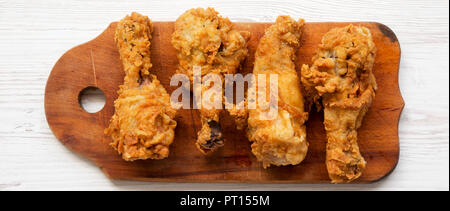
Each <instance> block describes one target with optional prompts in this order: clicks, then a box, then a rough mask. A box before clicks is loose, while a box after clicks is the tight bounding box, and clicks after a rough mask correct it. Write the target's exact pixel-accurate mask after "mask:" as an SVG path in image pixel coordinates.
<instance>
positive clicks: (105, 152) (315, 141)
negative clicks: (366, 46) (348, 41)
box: [45, 22, 404, 183]
mask: <svg viewBox="0 0 450 211" xmlns="http://www.w3.org/2000/svg"><path fill="white" fill-rule="evenodd" d="M347 24H349V23H306V25H305V27H304V34H303V37H302V47H301V48H300V49H299V51H298V54H297V55H298V59H297V63H296V65H297V68H300V67H301V65H302V64H305V63H307V64H311V57H312V56H313V53H314V52H315V49H316V47H317V45H318V44H319V43H320V41H321V37H322V35H323V34H324V33H326V32H327V31H328V30H330V29H331V28H333V27H343V26H345V25H347ZM353 24H354V25H361V26H366V27H368V28H369V29H370V30H371V31H372V34H373V38H374V42H375V44H376V47H377V49H378V52H377V57H376V61H375V65H374V73H375V76H376V79H377V83H378V87H379V89H378V91H377V96H376V98H375V100H374V101H373V104H372V107H371V108H370V110H369V112H368V113H367V115H366V117H365V119H364V122H363V125H362V127H361V128H360V129H359V131H358V142H359V146H360V149H361V153H362V155H363V156H364V158H365V159H366V161H367V168H366V170H365V171H364V173H363V175H362V176H361V177H360V178H359V179H358V180H356V181H354V183H368V182H373V181H376V180H379V179H381V178H383V177H384V176H386V175H387V174H389V173H390V172H391V171H392V170H393V169H394V168H395V166H396V164H397V162H398V157H399V139H398V121H399V117H400V113H401V111H402V109H403V106H404V102H403V99H402V97H401V94H400V90H399V86H398V69H399V63H400V46H399V43H398V40H397V37H396V36H395V34H394V33H393V32H392V30H390V29H389V28H388V27H386V26H385V25H383V24H379V23H366V22H365V23H353ZM116 25H117V23H112V24H111V25H110V26H109V27H108V28H107V29H106V30H105V31H104V32H103V33H102V34H101V35H100V36H98V37H97V38H95V39H94V40H92V41H90V42H87V43H85V44H82V45H80V46H77V47H75V48H73V49H71V50H69V51H68V52H66V53H65V54H64V55H63V56H62V57H61V58H60V59H59V60H58V62H57V63H56V64H55V66H54V67H53V70H52V72H51V74H50V76H49V78H48V81H47V86H46V89H45V113H46V117H47V121H48V124H49V126H50V128H51V130H52V131H53V133H54V134H55V136H56V137H57V138H58V139H59V140H60V141H61V143H63V144H64V145H65V146H67V147H68V148H70V149H71V150H73V151H74V152H76V153H78V154H80V155H82V156H84V157H87V158H88V159H90V160H91V161H93V162H94V163H95V164H96V165H97V166H99V167H100V168H101V169H102V170H103V171H104V173H105V174H106V175H107V176H108V177H109V178H111V179H127V180H144V181H170V182H173V181H177V182H235V183H329V178H328V174H327V169H326V166H325V144H326V136H325V130H324V127H323V124H322V121H323V113H322V112H320V113H317V112H315V111H314V112H313V113H311V115H310V119H309V120H308V122H307V138H308V141H309V143H310V146H309V150H308V155H307V157H306V159H305V160H304V161H303V162H302V163H301V164H300V165H297V166H285V167H270V168H268V169H263V168H262V165H261V163H259V162H257V160H256V158H255V156H253V154H252V153H251V148H250V143H249V141H248V140H247V138H246V137H245V134H244V132H241V131H238V130H236V129H235V126H234V125H233V122H232V120H231V118H230V117H229V116H228V114H227V112H223V115H222V119H221V120H222V121H221V125H222V129H223V131H224V137H225V139H226V142H225V146H224V147H222V148H221V149H220V150H218V151H217V152H215V153H213V154H211V155H208V156H204V155H202V154H201V153H200V152H199V151H198V150H197V149H196V148H195V146H194V142H195V140H196V134H197V130H199V129H200V118H199V113H198V110H180V111H179V112H178V115H177V117H176V121H177V122H178V126H177V128H176V131H175V133H176V136H175V140H174V143H173V144H172V145H171V146H170V156H169V158H167V159H164V160H145V161H134V162H126V161H124V160H122V158H121V157H120V156H119V155H118V154H117V152H116V151H114V150H113V148H111V147H110V146H109V145H108V144H109V142H111V139H110V138H109V137H107V136H105V135H104V133H103V130H104V128H105V127H107V126H108V123H109V120H110V118H111V116H112V115H113V113H114V106H113V102H114V100H115V99H116V98H117V93H116V92H117V90H118V87H119V85H120V84H122V82H123V76H124V73H123V70H122V65H121V61H120V60H119V53H118V51H117V49H116V47H115V44H114V41H113V37H114V30H115V28H116ZM269 25H270V23H235V28H237V29H241V30H247V31H250V32H251V33H252V37H251V40H250V42H249V50H250V54H249V57H248V58H247V60H246V61H245V65H244V66H243V70H242V71H241V73H244V74H246V73H251V72H252V68H253V61H254V52H255V49H256V47H257V44H258V41H259V39H260V38H261V37H262V35H263V34H264V29H265V28H266V27H268V26H269ZM173 30H174V29H173V22H155V23H154V33H153V40H152V45H151V53H152V63H153V68H152V69H151V72H152V73H154V74H156V75H157V77H158V78H159V80H160V81H161V83H162V84H163V85H164V87H165V88H166V89H167V90H168V92H169V93H171V92H172V91H173V90H175V89H176V88H177V87H171V86H169V81H170V77H171V75H172V74H174V73H175V70H176V68H177V63H178V61H177V59H176V56H175V50H174V49H173V47H172V45H171V43H170V40H171V34H172V33H173ZM89 86H94V87H98V88H100V89H101V90H102V91H103V92H104V94H105V96H106V104H105V106H104V108H103V109H102V110H100V111H99V112H97V113H87V112H85V111H84V110H83V109H82V108H81V106H80V104H79V101H78V96H79V93H80V92H81V91H82V90H83V89H84V88H86V87H89Z"/></svg>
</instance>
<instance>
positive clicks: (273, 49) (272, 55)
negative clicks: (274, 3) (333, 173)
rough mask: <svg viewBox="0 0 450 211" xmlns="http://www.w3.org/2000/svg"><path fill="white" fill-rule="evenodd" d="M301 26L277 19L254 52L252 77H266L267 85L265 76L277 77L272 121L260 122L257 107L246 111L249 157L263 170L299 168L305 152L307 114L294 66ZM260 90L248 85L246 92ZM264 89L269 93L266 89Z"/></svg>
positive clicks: (284, 19)
mask: <svg viewBox="0 0 450 211" xmlns="http://www.w3.org/2000/svg"><path fill="white" fill-rule="evenodd" d="M303 25H304V20H303V19H300V20H299V21H295V20H294V19H292V18H290V17H289V16H279V17H278V18H277V20H276V22H275V24H273V25H272V26H270V27H269V28H267V29H266V31H265V34H264V36H263V37H262V38H261V40H260V42H259V45H258V48H257V50H256V55H255V65H254V68H253V74H254V75H255V77H256V78H257V75H258V74H266V75H267V79H266V83H268V82H267V81H268V80H269V79H268V78H269V76H268V75H269V74H277V75H278V96H277V97H278V111H277V114H276V117H275V118H274V119H272V120H265V119H263V118H261V117H262V116H261V113H262V112H267V110H264V109H262V108H261V107H260V104H257V107H256V109H249V119H248V133H247V134H248V138H249V140H250V141H251V142H252V145H251V146H252V152H253V154H254V155H255V156H256V157H257V159H258V160H259V161H261V162H262V163H263V166H264V168H266V167H268V166H270V165H271V164H272V165H276V166H280V165H296V164H299V163H300V162H302V161H303V159H304V158H305V156H306V153H307V151H308V142H307V141H306V128H305V125H304V122H305V121H306V120H307V118H308V114H307V113H306V112H304V102H303V93H302V90H301V87H300V79H299V78H298V76H297V71H296V70H295V63H294V61H295V58H296V54H295V52H296V51H297V49H298V48H299V47H300V37H301V35H302V29H303ZM256 81H258V80H256ZM270 83H271V82H270ZM260 86H261V85H259V84H257V83H256V84H255V83H252V85H251V87H250V88H249V90H248V92H249V93H251V92H256V93H258V89H259V88H260ZM266 88H267V90H269V85H267V86H266ZM266 99H267V98H266Z"/></svg>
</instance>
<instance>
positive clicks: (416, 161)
mask: <svg viewBox="0 0 450 211" xmlns="http://www.w3.org/2000/svg"><path fill="white" fill-rule="evenodd" d="M339 2H340V3H334V2H332V1H328V0H315V1H311V0H309V1H299V0H291V1H286V2H282V1H277V2H276V3H275V2H271V1H262V0H258V1H245V2H244V1H242V0H221V1H215V2H212V1H195V2H194V1H185V0H184V1H183V0H179V1H169V0H163V1H148V0H141V1H124V0H119V1H118V0H96V1H93V0H90V1H80V0H65V1H60V0H40V1H24V0H14V1H12V0H8V1H5V0H0V190H217V189H232V190H448V189H449V91H448V89H449V13H448V9H449V3H448V1H447V0H439V1H437V0H435V1H426V0H423V1H414V0H404V1H386V2H383V1H366V2H363V1H354V2H353V1H339ZM207 6H213V7H215V8H216V9H217V10H218V11H219V12H220V13H221V14H222V15H224V16H228V17H230V19H231V20H232V21H274V20H275V18H276V16H277V15H280V14H288V15H291V16H293V17H296V18H299V17H302V18H304V19H306V20H307V21H311V22H313V21H314V22H317V21H377V22H381V23H384V24H386V25H388V26H389V27H390V28H392V29H393V31H394V32H395V33H396V34H397V36H398V39H399V40H400V45H401V48H402V58H401V65H400V88H401V92H402V94H403V97H404V100H405V103H406V106H405V109H404V110H403V114H402V116H401V120H400V127H399V131H400V147H401V154H400V161H399V164H398V166H397V168H396V169H395V170H394V172H393V173H392V174H391V175H390V176H388V177H387V178H385V179H383V180H382V181H379V182H377V183H374V184H368V185H292V184H288V185H287V184H281V185H280V184H274V185H271V184H264V185H259V184H253V185H249V184H198V183H143V182H132V181H111V180H109V179H107V178H106V177H105V176H104V175H103V173H102V172H101V171H100V169H99V168H97V167H96V166H95V165H93V164H92V163H91V162H89V161H88V160H86V159H84V158H82V157H79V156H77V155H76V154H74V153H72V152H71V151H69V150H68V149H67V148H65V147H64V146H63V145H62V144H60V142H59V141H57V140H56V138H55V137H54V136H53V134H52V133H51V131H50V129H49V127H48V125H47V122H46V119H45V113H44V88H45V83H46V81H47V77H48V75H49V73H50V70H51V69H52V67H53V65H54V64H55V62H56V61H57V59H58V58H59V57H60V56H61V55H62V54H63V53H64V52H65V51H67V50H69V49H70V48H72V47H73V46H75V45H78V44H81V43H83V42H86V41H89V40H91V39H92V38H94V37H96V36H97V35H98V34H100V33H101V32H102V31H103V30H104V29H105V28H106V27H107V26H108V24H109V23H110V22H112V21H117V20H120V19H121V18H122V17H123V16H124V15H125V14H128V13H130V12H131V11H137V12H141V13H143V14H145V15H148V16H149V17H150V18H152V19H153V20H154V21H173V20H175V19H176V18H177V17H178V15H180V14H181V13H183V12H184V11H185V10H187V9H189V8H192V7H207Z"/></svg>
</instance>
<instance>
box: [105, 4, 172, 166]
mask: <svg viewBox="0 0 450 211" xmlns="http://www.w3.org/2000/svg"><path fill="white" fill-rule="evenodd" d="M152 32H153V25H152V23H151V21H150V20H149V19H148V17H147V16H142V15H140V14H138V13H132V14H131V16H126V17H125V18H124V19H122V20H121V21H120V22H119V24H118V25H117V29H116V33H115V37H114V40H115V43H116V45H117V48H118V49H119V53H120V59H121V60H122V64H123V68H124V71H125V78H124V83H123V85H121V86H120V89H119V91H118V94H119V97H118V98H117V99H116V101H114V107H115V113H114V115H113V116H112V118H111V122H110V125H109V127H108V128H107V129H106V130H105V134H107V135H109V136H111V138H112V140H113V142H112V143H111V146H112V147H113V148H114V149H116V150H117V151H118V152H119V154H121V155H122V158H123V159H124V160H127V161H133V160H138V159H143V160H144V159H149V158H150V159H163V158H166V157H167V156H168V155H169V145H170V144H171V143H172V142H173V139H174V129H175V127H176V125H177V123H176V121H174V120H173V119H174V117H175V113H176V110H174V109H173V108H172V107H171V106H170V96H169V94H168V93H167V92H166V90H165V89H164V87H163V86H162V85H161V84H160V82H159V81H158V79H157V78H156V76H155V75H153V74H150V72H149V69H150V68H151V67H152V64H151V62H150V40H151V38H152V35H151V34H152Z"/></svg>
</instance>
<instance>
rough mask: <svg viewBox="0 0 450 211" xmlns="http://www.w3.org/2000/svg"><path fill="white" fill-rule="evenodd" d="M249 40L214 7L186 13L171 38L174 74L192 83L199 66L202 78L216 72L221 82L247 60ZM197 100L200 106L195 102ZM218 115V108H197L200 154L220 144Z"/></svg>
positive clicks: (221, 139) (221, 142)
mask: <svg viewBox="0 0 450 211" xmlns="http://www.w3.org/2000/svg"><path fill="white" fill-rule="evenodd" d="M249 38H250V33H249V32H240V31H236V30H233V29H232V23H231V22H230V20H228V18H222V17H221V16H219V15H218V12H216V11H215V10H214V9H213V8H207V9H203V8H197V9H191V10H188V11H186V12H185V13H184V14H182V15H181V16H180V17H179V18H178V19H177V20H176V22H175V32H174V33H173V35H172V45H173V47H174V48H175V49H176V50H177V58H178V61H179V65H178V70H177V72H178V73H182V74H186V75H188V76H189V78H190V80H191V81H193V69H194V67H195V66H199V67H201V73H202V76H205V75H206V74H209V73H215V74H218V75H219V76H220V77H221V79H222V82H223V81H224V74H233V73H235V72H236V70H237V69H238V68H240V65H241V63H242V61H243V60H244V59H245V58H246V56H247V54H248V50H247V41H248V39H249ZM209 88H210V87H206V86H201V87H199V89H200V90H194V91H199V92H204V91H206V90H208V89H209ZM194 89H196V88H195V87H194ZM222 95H223V94H222ZM196 101H197V102H196V103H197V104H198V105H200V104H201V102H199V100H198V99H196ZM219 113H220V110H219V109H214V108H212V109H205V108H201V107H200V115H201V120H202V129H201V130H200V131H199V133H198V138H197V143H196V145H197V147H198V148H199V150H200V151H201V152H203V153H206V152H211V151H214V150H215V149H217V148H218V147H220V146H222V145H223V138H222V133H221V131H220V124H219ZM211 125H214V128H211Z"/></svg>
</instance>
